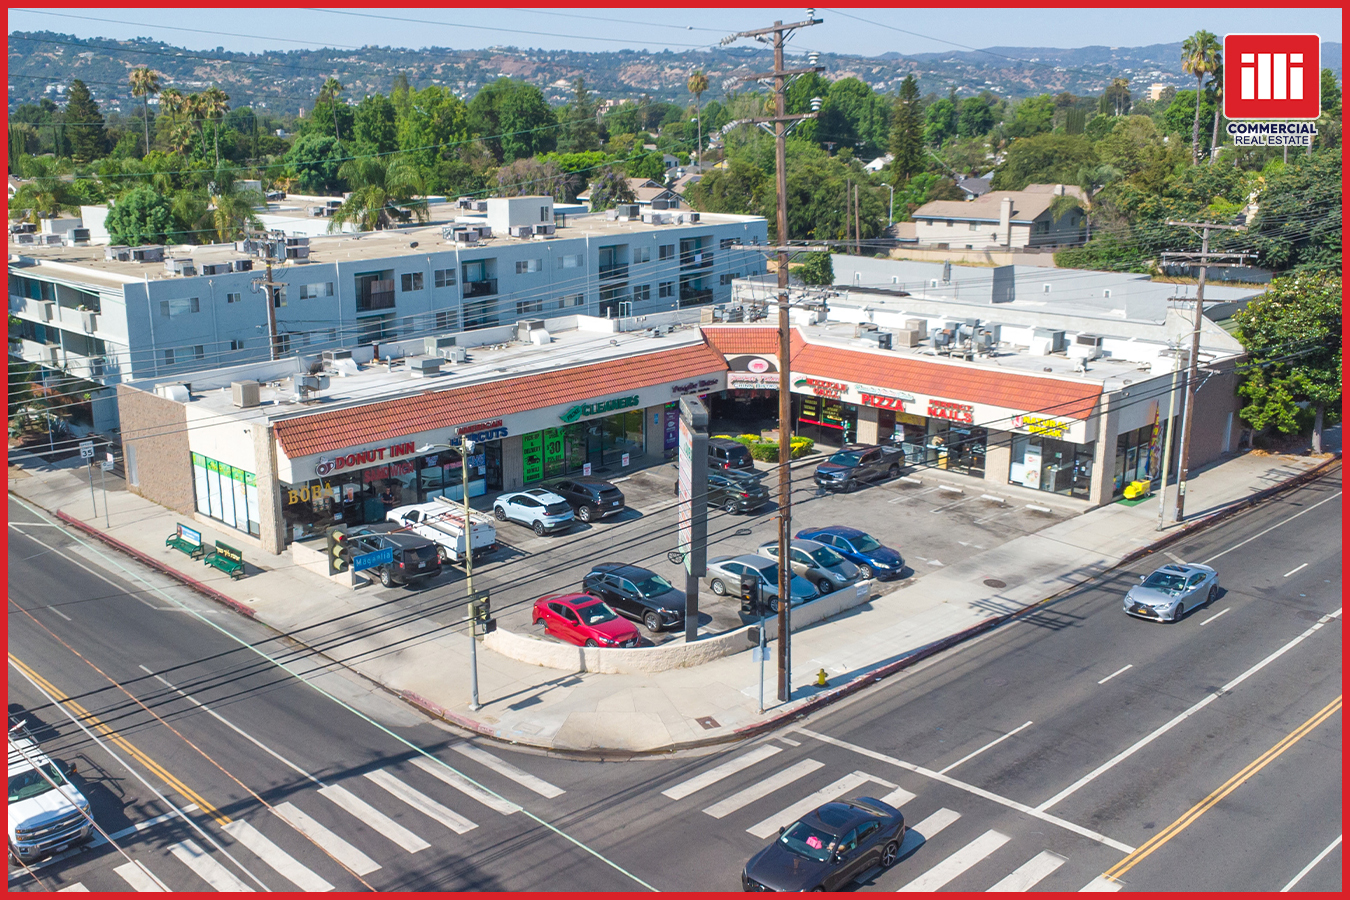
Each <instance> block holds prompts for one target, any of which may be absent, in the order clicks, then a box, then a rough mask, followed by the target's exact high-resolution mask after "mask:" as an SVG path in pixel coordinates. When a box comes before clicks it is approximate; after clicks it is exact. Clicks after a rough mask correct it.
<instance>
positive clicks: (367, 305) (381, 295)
mask: <svg viewBox="0 0 1350 900" xmlns="http://www.w3.org/2000/svg"><path fill="white" fill-rule="evenodd" d="M393 308H394V292H393V291H368V292H367V293H366V295H365V296H364V297H360V296H358V297H357V298H356V311H357V312H371V311H372V310H377V309H393Z"/></svg>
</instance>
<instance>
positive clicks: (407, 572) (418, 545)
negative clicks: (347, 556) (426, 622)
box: [347, 522, 441, 587]
mask: <svg viewBox="0 0 1350 900" xmlns="http://www.w3.org/2000/svg"><path fill="white" fill-rule="evenodd" d="M347 546H348V548H349V549H350V551H351V555H352V556H353V557H357V556H361V555H363V554H366V553H375V552H376V551H379V550H385V549H389V550H393V552H394V560H393V562H390V563H382V564H381V565H378V566H375V567H373V568H371V569H368V570H367V571H369V572H372V573H374V574H378V575H379V576H380V584H382V585H384V586H385V587H393V586H394V585H396V584H406V585H413V584H416V583H417V582H421V581H426V580H427V579H429V578H435V577H436V576H437V575H439V574H441V554H440V548H438V547H437V546H436V544H435V543H434V542H432V541H429V540H427V539H426V538H424V537H422V536H421V535H417V534H412V533H411V532H407V531H402V530H400V526H399V525H397V524H396V523H394V522H385V523H383V524H380V525H362V526H360V527H358V528H353V529H352V530H351V531H349V532H348V533H347Z"/></svg>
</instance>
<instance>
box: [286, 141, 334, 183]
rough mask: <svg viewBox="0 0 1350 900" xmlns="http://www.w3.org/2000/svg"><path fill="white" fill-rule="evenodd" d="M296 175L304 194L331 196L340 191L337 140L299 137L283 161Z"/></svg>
mask: <svg viewBox="0 0 1350 900" xmlns="http://www.w3.org/2000/svg"><path fill="white" fill-rule="evenodd" d="M284 159H285V161H286V163H287V165H288V166H290V168H291V169H292V170H293V171H294V172H295V175H296V178H297V180H298V181H299V185H300V192H301V193H303V194H331V193H336V192H337V191H339V190H341V189H342V180H341V177H340V176H339V174H338V170H339V169H340V168H341V167H342V163H343V161H344V154H343V152H342V145H341V144H339V143H338V142H337V138H333V137H329V136H328V135H326V134H312V133H311V134H302V135H300V137H298V138H296V140H295V143H294V144H292V145H291V149H290V150H288V151H287V152H286V156H285V157H284Z"/></svg>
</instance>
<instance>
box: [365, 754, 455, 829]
mask: <svg viewBox="0 0 1350 900" xmlns="http://www.w3.org/2000/svg"><path fill="white" fill-rule="evenodd" d="M366 778H368V779H370V780H371V781H373V782H375V783H376V784H378V785H379V786H380V787H382V788H384V789H385V790H386V791H388V792H389V793H391V794H393V795H394V796H395V797H397V798H398V799H400V800H402V801H403V802H404V803H406V804H408V805H409V806H411V807H412V808H413V809H415V810H417V811H418V812H420V813H422V814H423V815H425V816H428V817H429V818H432V819H435V820H436V821H437V822H440V823H441V824H442V825H444V826H445V827H446V828H449V829H450V830H451V831H453V832H454V833H455V834H467V833H468V832H470V831H473V830H474V829H475V828H477V827H478V825H477V823H474V822H470V821H469V820H468V819H466V818H464V817H463V816H461V815H460V814H459V813H457V812H455V811H454V810H453V809H449V808H448V807H446V806H443V805H442V804H440V803H437V802H436V801H435V800H432V799H431V798H430V797H428V796H427V795H426V794H424V793H422V792H421V791H419V790H417V789H416V788H414V787H412V786H411V785H408V784H406V783H405V782H402V781H400V780H399V779H398V778H396V777H394V776H393V775H391V774H389V773H388V772H386V771H385V770H384V769H377V770H375V771H374V772H367V773H366Z"/></svg>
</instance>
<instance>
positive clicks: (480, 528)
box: [385, 497, 497, 564]
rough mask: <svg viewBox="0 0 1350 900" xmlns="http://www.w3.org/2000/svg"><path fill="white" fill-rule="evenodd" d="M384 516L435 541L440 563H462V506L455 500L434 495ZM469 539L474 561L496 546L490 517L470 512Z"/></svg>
mask: <svg viewBox="0 0 1350 900" xmlns="http://www.w3.org/2000/svg"><path fill="white" fill-rule="evenodd" d="M385 518H386V519H387V520H388V521H390V522H397V523H398V524H400V525H403V526H404V527H406V528H408V529H409V530H410V531H411V532H412V533H413V534H416V535H418V536H420V537H424V538H426V539H427V540H429V541H432V542H434V543H435V544H436V546H437V548H438V549H439V551H440V556H441V562H442V563H447V562H455V563H460V564H463V562H464V507H463V505H462V504H460V503H459V502H458V501H455V500H449V499H447V498H445V497H437V498H436V499H435V500H433V501H431V502H430V503H415V504H412V505H410V506H399V507H396V508H394V509H391V510H389V513H388V514H387V515H386V516H385ZM471 521H472V522H473V531H472V534H471V536H470V540H471V542H472V546H473V558H474V559H475V560H477V559H479V558H480V557H483V556H486V555H487V554H489V553H491V552H492V551H494V550H496V549H497V529H496V527H494V526H493V524H492V519H491V518H489V517H488V516H486V515H483V514H480V513H474V512H471Z"/></svg>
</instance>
